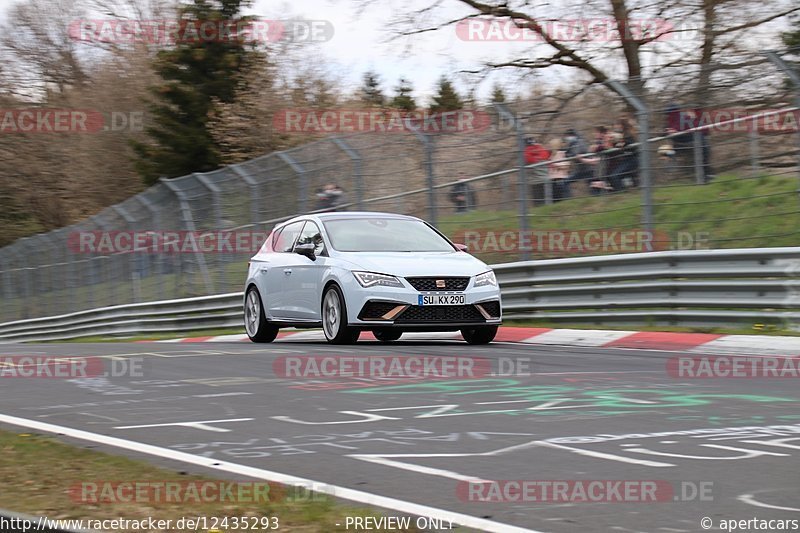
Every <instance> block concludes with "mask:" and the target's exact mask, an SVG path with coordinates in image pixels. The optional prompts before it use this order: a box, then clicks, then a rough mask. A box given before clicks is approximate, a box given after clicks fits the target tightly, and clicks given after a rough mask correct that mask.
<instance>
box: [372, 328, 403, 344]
mask: <svg viewBox="0 0 800 533" xmlns="http://www.w3.org/2000/svg"><path fill="white" fill-rule="evenodd" d="M372 334H373V335H375V338H376V339H378V340H379V341H381V342H391V341H396V340H397V339H399V338H400V336H401V335H403V332H402V331H401V330H399V329H391V328H384V329H373V330H372Z"/></svg>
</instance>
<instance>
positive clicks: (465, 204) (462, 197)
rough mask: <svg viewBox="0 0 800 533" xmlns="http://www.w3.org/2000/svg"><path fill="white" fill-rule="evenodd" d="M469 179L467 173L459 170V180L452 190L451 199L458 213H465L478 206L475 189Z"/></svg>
mask: <svg viewBox="0 0 800 533" xmlns="http://www.w3.org/2000/svg"><path fill="white" fill-rule="evenodd" d="M467 179H468V178H467V175H466V173H464V172H459V173H458V182H457V183H456V184H454V185H453V188H452V189H451V190H450V201H451V202H452V203H453V205H455V206H456V213H465V212H467V211H469V210H470V209H475V207H476V206H477V200H476V198H475V190H474V189H473V188H472V185H470V183H469V181H467Z"/></svg>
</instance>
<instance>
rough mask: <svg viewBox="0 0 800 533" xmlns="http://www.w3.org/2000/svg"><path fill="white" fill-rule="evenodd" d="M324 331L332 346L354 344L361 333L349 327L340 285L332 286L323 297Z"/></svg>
mask: <svg viewBox="0 0 800 533" xmlns="http://www.w3.org/2000/svg"><path fill="white" fill-rule="evenodd" d="M321 316H322V330H323V331H324V332H325V338H326V339H327V340H328V342H329V343H331V344H353V343H355V342H356V341H357V340H358V337H359V335H361V332H360V331H359V330H357V329H355V328H351V327H349V326H348V325H347V306H346V305H345V302H344V296H343V295H342V291H341V289H339V286H338V285H331V286H330V287H328V288H327V289H326V290H325V294H324V295H323V296H322V313H321Z"/></svg>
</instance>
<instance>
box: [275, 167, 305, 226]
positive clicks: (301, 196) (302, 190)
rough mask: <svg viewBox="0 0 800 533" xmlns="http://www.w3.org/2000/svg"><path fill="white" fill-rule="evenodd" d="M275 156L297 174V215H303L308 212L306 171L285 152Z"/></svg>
mask: <svg viewBox="0 0 800 533" xmlns="http://www.w3.org/2000/svg"><path fill="white" fill-rule="evenodd" d="M275 155H277V156H278V157H279V158H280V160H281V161H283V162H284V163H286V164H287V165H289V168H291V169H292V171H293V172H294V173H295V174H297V177H298V179H299V180H300V187H298V189H299V190H300V194H299V195H298V196H299V198H298V206H297V213H305V212H306V211H307V210H308V177H307V176H306V169H304V168H303V166H302V165H301V164H300V163H298V162H297V161H296V160H295V159H294V158H293V157H292V156H290V155H289V154H287V153H286V152H278V153H277V154H275Z"/></svg>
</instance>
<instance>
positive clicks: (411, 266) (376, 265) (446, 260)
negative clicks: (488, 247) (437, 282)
mask: <svg viewBox="0 0 800 533" xmlns="http://www.w3.org/2000/svg"><path fill="white" fill-rule="evenodd" d="M338 259H340V260H342V262H343V263H348V265H347V268H350V269H351V270H365V271H368V272H379V273H382V274H392V275H394V276H402V277H408V276H475V275H477V274H480V273H482V272H486V271H487V270H489V267H488V266H486V263H484V262H483V261H481V260H480V259H477V258H476V257H473V256H472V255H470V254H468V253H465V252H343V253H340V254H339V255H338Z"/></svg>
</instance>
